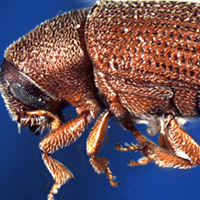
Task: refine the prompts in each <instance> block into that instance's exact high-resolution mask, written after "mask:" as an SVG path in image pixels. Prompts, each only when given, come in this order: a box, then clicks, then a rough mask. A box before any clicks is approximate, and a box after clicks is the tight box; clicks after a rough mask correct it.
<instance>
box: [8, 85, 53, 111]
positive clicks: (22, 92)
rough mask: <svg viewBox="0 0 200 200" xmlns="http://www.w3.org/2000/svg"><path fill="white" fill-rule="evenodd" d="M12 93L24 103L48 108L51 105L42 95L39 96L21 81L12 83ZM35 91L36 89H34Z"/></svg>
mask: <svg viewBox="0 0 200 200" xmlns="http://www.w3.org/2000/svg"><path fill="white" fill-rule="evenodd" d="M10 92H11V94H12V95H13V96H14V97H15V98H16V99H18V100H20V101H21V102H22V103H24V104H26V105H29V106H31V107H34V108H37V109H45V110H48V109H49V108H50V105H49V104H48V103H47V102H45V101H44V100H42V98H41V97H37V96H35V95H34V93H33V94H31V92H30V91H29V88H26V87H24V86H23V85H21V84H19V83H12V84H11V85H10ZM33 92H34V91H33Z"/></svg>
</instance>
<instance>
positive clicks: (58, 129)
mask: <svg viewBox="0 0 200 200" xmlns="http://www.w3.org/2000/svg"><path fill="white" fill-rule="evenodd" d="M77 112H78V114H79V116H78V117H76V118H74V119H72V120H71V121H68V122H67V123H64V124H63V123H62V122H61V121H60V120H59V118H58V117H57V116H56V115H54V114H52V113H51V112H48V111H44V110H37V111H28V112H24V113H23V116H21V119H20V120H19V121H20V122H21V121H22V122H25V123H24V124H23V125H25V126H26V125H27V126H31V125H34V126H39V125H40V123H43V122H44V123H47V124H48V127H49V128H50V130H51V132H50V133H48V134H47V135H46V136H45V137H44V138H43V139H42V141H41V142H40V144H39V148H40V149H41V150H42V151H43V156H42V158H43V161H44V163H45V165H46V167H47V168H48V170H49V172H50V173H51V175H52V177H53V179H54V181H55V183H54V184H53V186H52V189H51V190H50V192H49V194H48V200H53V199H54V196H53V195H54V194H56V193H57V190H58V189H59V188H60V187H61V186H62V185H63V184H65V183H66V182H67V180H69V179H73V174H72V173H71V172H70V171H69V170H68V169H67V168H66V167H65V166H64V165H63V164H62V163H60V162H58V161H57V160H55V159H54V158H52V157H51V156H50V154H52V153H54V152H55V151H56V150H58V149H59V148H63V147H65V146H68V145H70V144H71V143H72V142H74V141H76V140H77V139H78V138H79V137H80V136H81V134H82V132H83V131H84V129H85V128H86V127H87V125H88V124H89V123H90V122H91V120H92V119H94V118H95V117H96V115H97V114H98V112H99V105H98V103H97V102H96V100H90V101H89V100H88V101H87V102H86V103H85V104H84V106H82V107H81V108H77ZM37 119H39V123H37ZM44 126H45V127H46V125H44Z"/></svg>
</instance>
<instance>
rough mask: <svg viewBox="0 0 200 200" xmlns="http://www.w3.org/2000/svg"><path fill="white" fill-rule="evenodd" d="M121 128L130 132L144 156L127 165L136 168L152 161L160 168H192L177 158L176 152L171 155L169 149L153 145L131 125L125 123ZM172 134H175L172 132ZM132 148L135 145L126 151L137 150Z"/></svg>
mask: <svg viewBox="0 0 200 200" xmlns="http://www.w3.org/2000/svg"><path fill="white" fill-rule="evenodd" d="M123 126H124V127H125V128H126V129H127V130H129V131H131V132H132V133H133V135H134V136H135V138H136V139H137V140H138V142H140V144H141V145H142V148H141V149H140V151H141V153H142V154H143V155H144V157H142V158H141V159H139V161H138V162H133V161H131V162H130V161H129V165H131V166H138V165H144V164H147V163H149V162H151V161H154V162H155V164H157V165H158V166H160V167H173V168H180V169H186V168H191V167H192V166H193V164H192V163H191V162H190V161H189V160H187V159H184V158H182V157H179V156H178V154H177V153H176V152H174V153H173V152H172V151H171V149H170V148H171V147H169V148H167V149H166V148H165V147H164V146H163V147H160V146H158V145H156V144H155V143H153V142H152V141H150V140H149V139H148V138H146V137H145V136H144V135H143V134H142V133H141V132H140V131H138V130H137V129H136V128H135V127H134V125H133V124H131V123H129V122H128V123H126V122H125V123H123ZM178 129H180V128H178ZM174 134H176V133H175V132H174ZM179 139H180V138H179ZM163 144H165V143H163ZM130 146H133V147H130ZM136 146H137V145H136ZM165 146H166V144H165ZM134 147H135V145H129V146H128V149H127V150H134V151H135V150H138V148H136V149H134ZM169 150H170V151H169Z"/></svg>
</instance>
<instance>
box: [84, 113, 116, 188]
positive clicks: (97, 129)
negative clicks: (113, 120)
mask: <svg viewBox="0 0 200 200" xmlns="http://www.w3.org/2000/svg"><path fill="white" fill-rule="evenodd" d="M109 118H110V111H109V110H105V111H104V113H103V114H101V116H100V117H99V118H98V120H97V122H96V123H95V125H94V127H93V128H92V130H91V132H90V135H89V137H88V140H87V154H88V155H89V156H90V163H91V165H92V167H93V168H94V170H95V172H97V173H103V172H105V174H106V177H107V178H108V179H109V181H110V184H111V185H112V186H113V187H117V186H118V185H119V182H117V183H116V182H114V179H115V177H114V176H113V174H112V172H111V170H110V168H109V167H108V163H109V161H108V160H107V159H106V158H104V157H101V158H96V156H97V154H98V153H99V150H100V147H101V145H102V142H103V139H104V135H105V133H106V129H107V126H108V121H109Z"/></svg>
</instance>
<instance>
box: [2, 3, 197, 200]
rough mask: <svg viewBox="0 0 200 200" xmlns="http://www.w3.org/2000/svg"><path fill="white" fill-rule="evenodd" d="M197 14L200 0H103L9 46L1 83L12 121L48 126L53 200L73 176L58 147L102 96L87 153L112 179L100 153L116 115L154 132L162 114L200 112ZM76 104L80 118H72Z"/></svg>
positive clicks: (74, 134)
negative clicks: (67, 115)
mask: <svg viewBox="0 0 200 200" xmlns="http://www.w3.org/2000/svg"><path fill="white" fill-rule="evenodd" d="M198 12H199V5H198V4H196V3H186V2H185V3H183V2H164V1H160V2H153V1H152V2H151V1H150V2H146V1H141V2H138V1H130V2H129V1H122V2H120V1H100V2H97V3H96V4H95V5H94V6H93V7H92V8H91V9H90V10H88V9H80V10H75V11H71V12H68V13H64V14H62V15H60V16H57V17H55V18H53V19H50V20H47V21H45V22H44V23H42V24H41V25H40V26H37V27H36V28H35V29H33V30H32V31H30V32H29V33H27V35H26V36H23V37H22V38H20V39H19V40H18V41H16V42H14V43H13V44H11V45H10V46H9V47H8V48H7V49H6V51H5V59H4V60H3V62H2V67H1V74H0V77H1V78H0V81H1V86H0V89H1V94H2V96H3V98H4V101H5V103H6V106H7V108H8V110H9V112H10V114H11V116H12V118H13V120H14V121H17V122H18V123H19V126H23V127H29V128H30V129H31V130H32V131H37V130H39V129H42V130H43V129H46V128H49V129H50V133H49V134H48V135H47V136H45V137H44V138H43V139H42V141H41V142H40V145H39V147H40V149H41V150H42V151H43V160H44V163H45V165H46V166H47V168H48V170H49V171H50V173H51V174H52V176H53V178H54V180H55V183H54V185H53V187H52V189H51V191H50V193H49V195H48V199H49V200H50V199H53V195H54V194H55V193H56V192H57V190H58V188H59V187H60V186H61V185H63V184H64V183H65V182H66V181H67V180H68V179H70V178H73V174H72V173H71V172H70V171H69V170H68V169H67V168H66V167H65V166H64V165H62V164H61V163H60V162H58V161H57V160H55V159H53V158H52V157H51V156H50V154H52V153H53V152H55V151H56V150H58V149H59V148H61V147H64V146H67V145H69V144H71V143H72V142H74V141H75V140H76V139H78V138H79V137H80V135H81V133H82V132H83V131H84V129H85V128H86V127H87V126H88V124H89V123H90V122H91V121H92V120H93V119H95V118H97V116H98V115H99V113H100V110H101V103H103V104H104V105H105V106H106V107H107V109H106V110H105V111H104V112H103V113H101V115H100V117H99V118H98V120H97V121H96V123H95V125H94V127H93V128H92V130H91V132H90V135H89V137H88V141H87V154H88V155H89V157H90V163H91V165H92V166H93V168H94V170H95V171H96V172H98V173H101V172H105V174H106V176H107V178H108V179H109V181H110V183H111V185H112V186H118V184H119V182H114V176H113V174H112V172H111V170H110V168H109V166H108V160H107V159H106V158H98V157H97V155H98V152H99V149H100V146H101V143H102V141H103V137H104V135H105V132H106V128H107V123H108V120H109V118H110V116H111V115H114V116H115V117H116V118H117V119H118V121H119V122H120V124H121V125H122V126H123V127H124V128H125V129H127V130H132V129H133V127H134V124H135V123H137V122H138V121H140V120H143V121H145V122H146V123H147V124H149V125H150V128H149V129H148V132H149V133H150V134H152V135H154V134H155V133H156V132H160V129H161V128H162V124H161V123H160V121H159V120H158V119H159V117H161V116H164V117H165V118H167V116H168V115H172V116H176V117H197V116H199V104H198V103H199V102H198V98H199V92H198V87H199V69H198V67H199V55H198V51H199V46H198V42H199V35H198V31H199V27H198V23H197V22H198V20H199V19H198ZM38 70H39V73H38ZM98 96H100V98H98ZM68 104H71V105H73V106H74V107H75V108H76V111H77V114H78V116H77V117H76V118H74V119H72V120H70V121H68V122H66V123H65V121H64V117H63V115H62V111H61V110H62V109H64V108H65V107H66V106H67V105H68ZM157 123H158V125H157ZM170 148H171V147H170ZM191 148H192V147H191ZM175 154H176V155H178V154H177V153H176V152H175Z"/></svg>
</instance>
